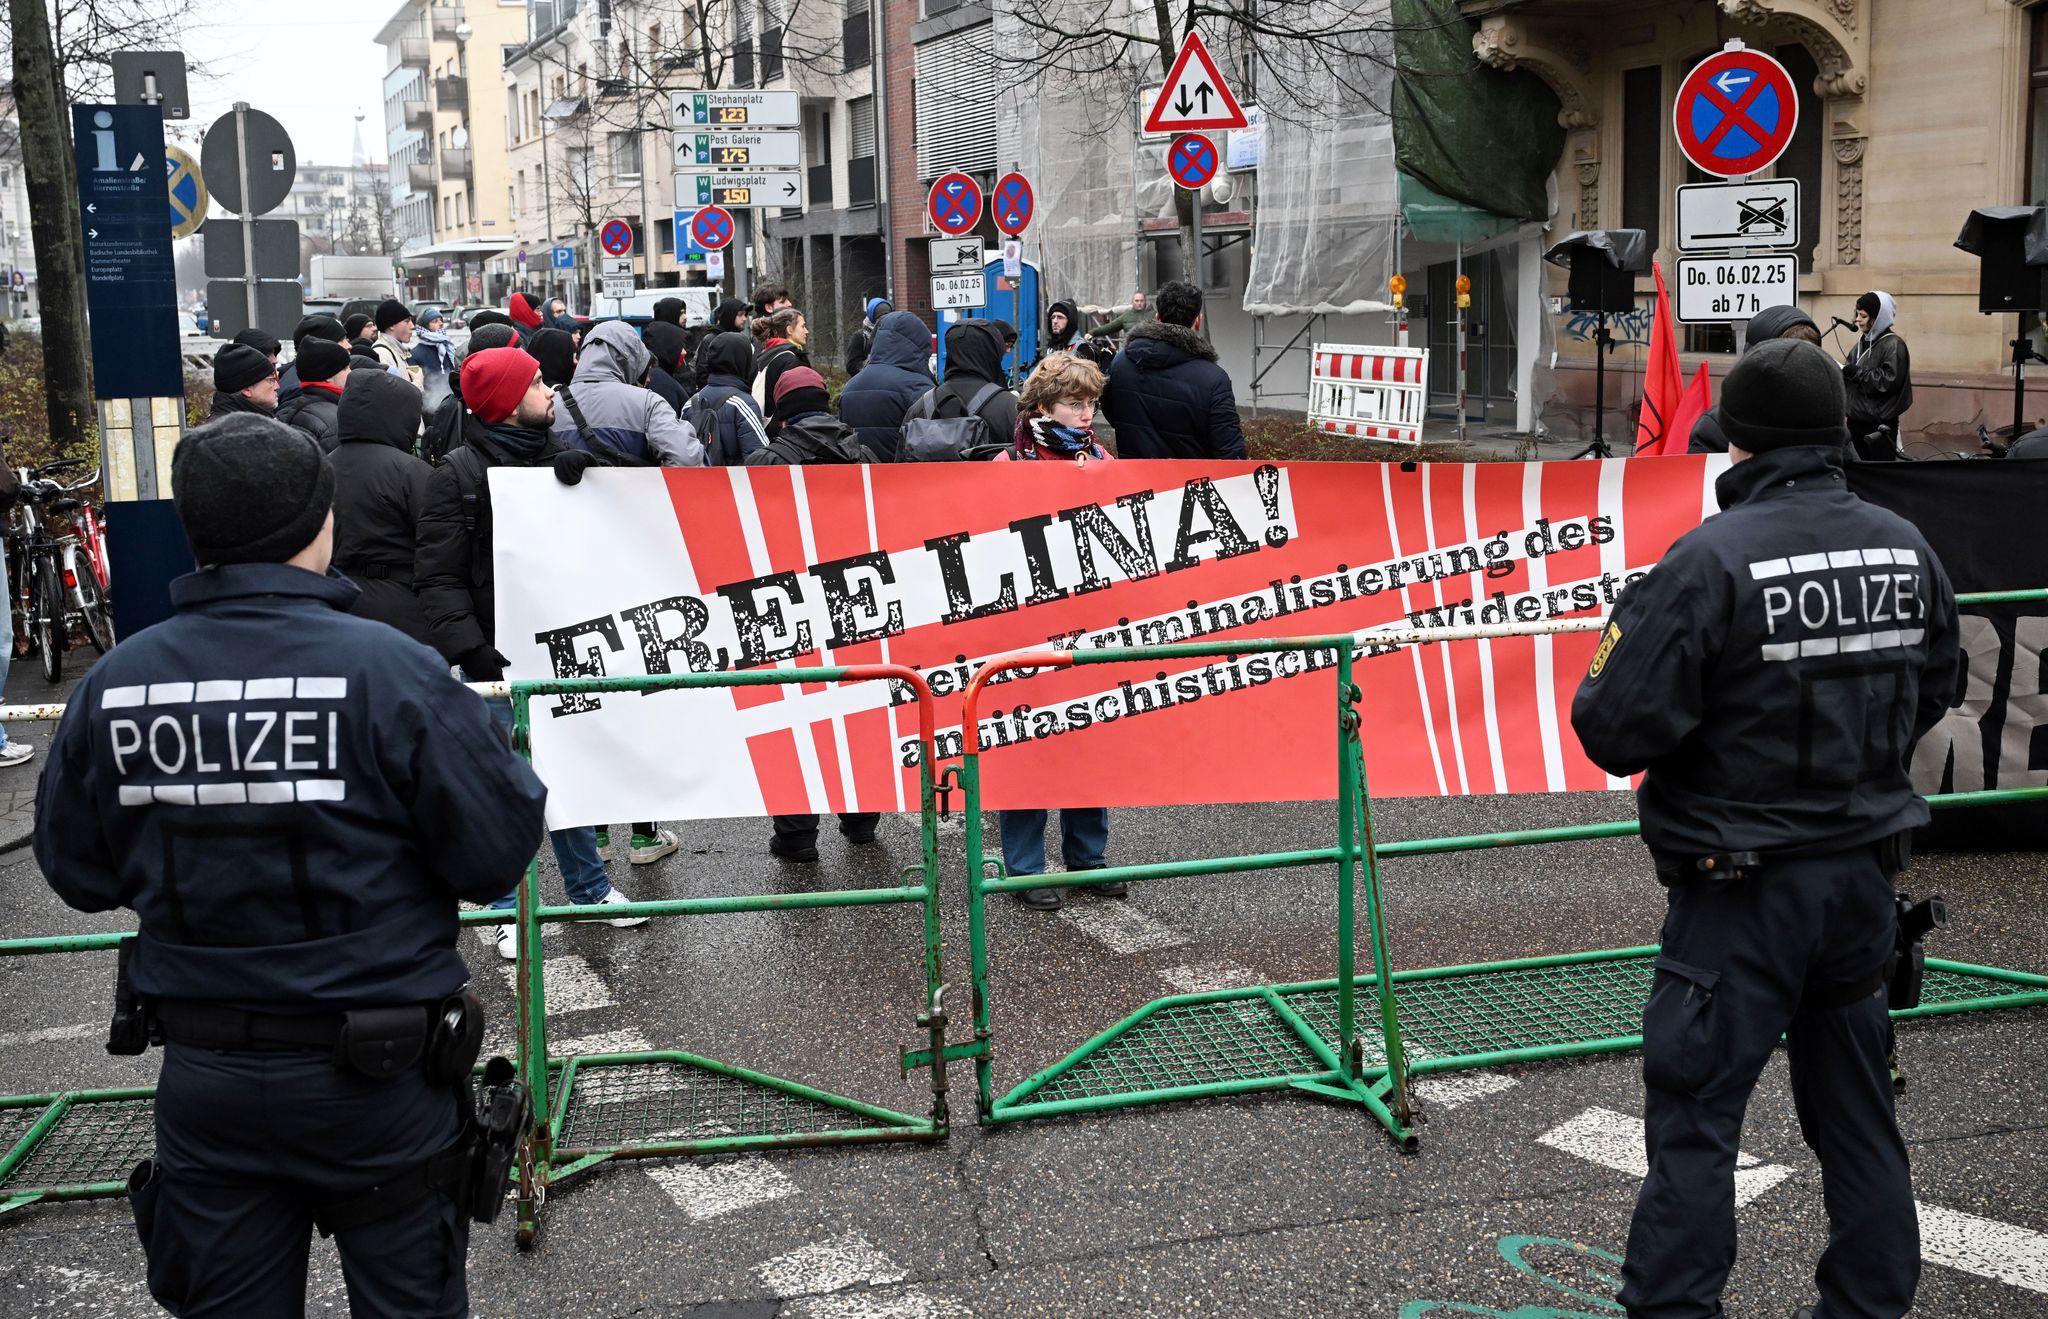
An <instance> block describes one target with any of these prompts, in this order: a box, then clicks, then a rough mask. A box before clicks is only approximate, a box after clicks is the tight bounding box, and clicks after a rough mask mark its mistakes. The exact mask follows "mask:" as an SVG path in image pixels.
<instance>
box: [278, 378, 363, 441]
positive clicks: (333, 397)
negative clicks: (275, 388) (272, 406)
mask: <svg viewBox="0 0 2048 1319" xmlns="http://www.w3.org/2000/svg"><path fill="white" fill-rule="evenodd" d="M351 378H353V373H351ZM340 407H341V391H340V390H338V389H336V388H335V387H334V384H333V382H332V381H328V380H315V381H313V382H312V383H311V384H307V385H301V386H299V392H298V393H297V394H295V395H293V396H292V398H291V401H290V402H286V403H279V404H278V405H277V419H278V420H279V421H281V422H284V423H285V424H286V425H288V426H296V427H298V428H299V429H300V430H302V431H304V432H306V434H308V435H310V436H312V437H313V438H314V439H316V440H318V441H320V447H321V448H323V449H325V450H327V452H329V453H333V452H334V444H335V434H334V427H335V412H336V410H337V409H339V408H340Z"/></svg>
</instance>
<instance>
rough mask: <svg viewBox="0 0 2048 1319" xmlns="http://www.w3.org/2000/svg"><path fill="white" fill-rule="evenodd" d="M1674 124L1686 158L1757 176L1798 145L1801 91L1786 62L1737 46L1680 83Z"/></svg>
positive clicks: (1726, 172)
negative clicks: (1794, 140) (1794, 135)
mask: <svg viewBox="0 0 2048 1319" xmlns="http://www.w3.org/2000/svg"><path fill="white" fill-rule="evenodd" d="M1671 115H1672V127H1673V129H1674V130H1676V132H1677V134H1678V147H1679V150H1681V151H1683V152H1684V153H1685V158H1686V159H1687V160H1689V161H1691V162H1692V163H1693V164H1694V165H1696V166H1698V167H1699V168H1700V169H1703V170H1705V171H1706V172H1707V173H1709V174H1718V175H1721V176H1722V177H1724V178H1726V177H1731V176H1733V175H1737V174H1754V173H1756V172H1757V171H1758V170H1760V169H1763V168H1765V167H1767V166H1768V165H1770V163H1771V162H1772V161H1774V160H1776V159H1777V158H1778V157H1779V156H1780V155H1782V154H1783V153H1784V150H1785V148H1786V147H1788V146H1790V145H1791V144H1792V132H1793V130H1794V129H1796V128H1797V127H1798V126H1799V93H1798V92H1797V91H1796V90H1795V89H1794V88H1793V86H1792V75H1791V74H1789V73H1787V72H1786V71H1785V66H1784V65H1782V64H1780V63H1778V61H1776V60H1774V59H1772V58H1771V57H1770V56H1769V55H1766V54H1764V53H1763V52H1762V51H1760V50H1750V49H1749V48H1748V47H1746V46H1741V45H1737V46H1735V47H1733V48H1732V49H1729V50H1723V51H1720V52H1717V53H1716V54H1713V55H1709V56H1708V57H1707V58H1706V59H1703V60H1701V61H1700V62H1699V63H1698V64H1697V65H1695V66H1694V67H1693V71H1692V72H1691V73H1688V74H1687V75H1686V76H1685V81H1684V82H1682V83H1680V84H1679V87H1678V99H1677V100H1676V101H1674V102H1673V103H1672V108H1671Z"/></svg>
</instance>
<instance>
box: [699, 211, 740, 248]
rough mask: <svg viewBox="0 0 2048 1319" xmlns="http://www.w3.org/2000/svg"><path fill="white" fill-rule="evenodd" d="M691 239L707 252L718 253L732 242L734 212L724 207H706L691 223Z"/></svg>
mask: <svg viewBox="0 0 2048 1319" xmlns="http://www.w3.org/2000/svg"><path fill="white" fill-rule="evenodd" d="M690 237H692V238H694V239H696V240H697V246H699V247H701V248H703V249H704V250H705V251H707V252H716V251H718V250H719V249H720V248H722V247H724V246H726V245H727V244H728V243H730V242H732V212H731V211H728V210H726V209H725V208H724V207H723V206H704V207H700V208H699V209H698V211H697V216H696V218H695V219H693V220H691V221H690Z"/></svg>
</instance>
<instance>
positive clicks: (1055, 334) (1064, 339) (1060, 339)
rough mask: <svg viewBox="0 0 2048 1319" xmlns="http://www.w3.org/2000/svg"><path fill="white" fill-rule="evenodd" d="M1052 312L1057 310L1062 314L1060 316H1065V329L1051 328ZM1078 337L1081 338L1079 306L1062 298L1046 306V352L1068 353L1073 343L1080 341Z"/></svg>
mask: <svg viewBox="0 0 2048 1319" xmlns="http://www.w3.org/2000/svg"><path fill="white" fill-rule="evenodd" d="M1054 312H1058V313H1059V314H1060V315H1062V316H1064V317H1066V318H1067V325H1066V328H1065V329H1063V330H1055V329H1053V328H1052V317H1053V313H1054ZM1080 339H1081V309H1080V308H1079V307H1077V306H1075V305H1074V304H1073V303H1071V302H1068V301H1066V300H1064V299H1062V300H1061V301H1059V302H1055V303H1054V304H1052V306H1050V307H1048V308H1046V311H1045V351H1046V352H1048V353H1070V352H1072V351H1073V350H1074V345H1075V344H1076V343H1077V342H1079V341H1080Z"/></svg>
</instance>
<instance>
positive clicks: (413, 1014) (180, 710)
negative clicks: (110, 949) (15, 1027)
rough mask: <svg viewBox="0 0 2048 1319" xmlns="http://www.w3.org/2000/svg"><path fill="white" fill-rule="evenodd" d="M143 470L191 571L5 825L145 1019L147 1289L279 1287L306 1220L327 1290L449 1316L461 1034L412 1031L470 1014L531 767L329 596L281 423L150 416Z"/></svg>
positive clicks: (523, 823)
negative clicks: (165, 483) (150, 1148)
mask: <svg viewBox="0 0 2048 1319" xmlns="http://www.w3.org/2000/svg"><path fill="white" fill-rule="evenodd" d="M172 485H173V489H174V490H175V492H176V494H175V500H176V506H177V513H178V518H179V521H180V522H181V523H182V524H183V526H184V530H185V534H186V537H187V539H188V540H189V541H190V542H191V545H192V551H193V558H194V561H195V562H197V564H198V565H199V568H198V571H196V572H193V573H191V574H188V575H187V576H184V577H181V578H179V579H178V580H177V581H176V582H174V583H172V585H171V599H172V603H173V604H174V605H175V607H176V610H177V612H176V614H175V615H174V616H173V617H172V618H170V619H169V620H168V621H166V622H163V623H160V624H158V625H157V626H155V627H151V628H147V629H145V630H143V631H141V632H138V633H136V634H135V635H133V636H130V637H124V638H123V639H122V642H121V644H120V645H119V646H117V647H115V648H114V649H113V650H112V651H110V652H108V654H107V656H106V658H105V659H103V660H101V661H100V662H99V663H98V664H97V665H96V666H95V667H94V668H93V670H92V672H91V673H89V674H87V675H86V677H85V680H84V681H83V682H81V683H80V684H79V686H78V689H77V691H76V692H75V693H74V694H73V696H72V699H71V701H70V703H69V706H68V707H67V709H66V712H65V715H64V718H63V721H62V722H61V723H60V724H59V725H58V727H57V733H56V736H55V739H54V740H53V742H52V744H51V747H50V756H49V761H48V764H47V766H46V768H45V770H44V773H43V778H42V783H41V786H40V789H39V791H38V793H37V796H36V832H35V855H36V861H37V863H38V864H39V865H40V866H41V867H42V871H43V874H44V876H45V877H46V878H47V879H48V880H49V883H50V887H51V888H52V889H54V890H56V893H57V895H58V896H59V897H60V898H62V899H63V900H64V901H65V902H66V903H68V904H69V905H71V906H72V907H75V908H77V909H79V910H81V911H92V912H99V911H111V910H113V909H114V908H117V907H126V908H128V909H130V910H132V911H134V913H135V915H136V917H137V920H138V922H139V924H140V927H141V928H140V932H139V933H138V934H137V935H136V937H135V938H134V940H133V942H132V943H131V944H130V945H129V946H128V949H127V951H125V952H124V954H123V967H124V971H125V974H126V978H127V980H128V983H129V988H130V989H132V991H133V993H134V994H135V995H137V996H138V997H139V998H140V1000H141V1003H142V1005H143V1007H144V1009H145V1011H146V1013H147V1017H148V1020H149V1022H150V1026H149V1030H150V1031H151V1035H150V1038H156V1039H160V1040H161V1042H162V1044H163V1046H164V1060H163V1068H162V1074H161V1077H160V1079H159V1081H158V1088H157V1094H156V1103H155V1116H156V1151H155V1156H154V1159H153V1161H146V1162H144V1163H143V1164H142V1165H141V1166H139V1167H138V1168H137V1169H136V1172H135V1175H134V1176H132V1177H131V1178H130V1183H129V1184H130V1191H131V1196H130V1200H131V1205H132V1208H133V1210H134V1212H135V1217H136V1225H137V1228H138V1230H139V1232H140V1235H141V1239H142V1247H143V1253H144V1255H145V1256H146V1258H147V1274H148V1281H149V1289H150V1293H151V1294H152V1295H153V1296H154V1297H155V1298H156V1299H157V1301H158V1302H160V1303H161V1304H162V1305H163V1306H164V1307H165V1308H166V1309H168V1310H169V1311H170V1312H171V1313H173V1314H202V1313H204V1314H219V1313H234V1314H251V1315H255V1314H264V1315H273V1314H299V1313H302V1312H303V1310H304V1307H305V1289H306V1264H307V1249H308V1241H309V1236H310V1232H311V1229H312V1228H313V1227H314V1226H315V1225H316V1224H317V1225H319V1226H320V1227H321V1228H322V1230H323V1231H326V1230H330V1229H331V1230H332V1232H333V1235H334V1237H335V1241H336V1244H337V1245H338V1246H339V1248H340V1254H341V1268H342V1273H343V1276H344V1278H345V1279H346V1281H347V1284H348V1292H349V1300H350V1308H351V1310H352V1312H353V1313H354V1314H356V1315H358V1316H362V1315H431V1316H458V1315H466V1314H468V1313H469V1298H468V1287H467V1282H466V1279H465V1276H464V1271H465V1263H466V1253H467V1248H468V1239H469V1215H468V1212H467V1210H466V1208H465V1206H464V1202H463V1199H462V1195H463V1193H462V1191H461V1189H460V1186H459V1184H457V1185H453V1186H451V1185H450V1181H449V1177H448V1175H447V1174H448V1169H449V1166H450V1163H449V1160H450V1158H451V1156H453V1155H455V1154H456V1153H457V1152H458V1151H459V1150H461V1149H462V1148H463V1146H464V1144H466V1138H464V1137H462V1135H461V1133H462V1131H463V1121H462V1116H461V1115H462V1113H464V1112H465V1111H466V1108H465V1107H464V1106H465V1105H466V1103H467V1092H468V1086H469V1080H470V1077H469V1062H470V1061H471V1060H473V1058H474V1054H475V1049H474V1048H471V1049H470V1050H469V1058H466V1059H465V1058H461V1057H455V1058H453V1059H452V1060H451V1058H450V1056H449V1053H448V1051H446V1050H443V1049H441V1048H438V1047H435V1046H432V1045H429V1044H428V1041H429V1040H430V1039H432V1038H433V1036H434V1029H435V1027H436V1024H437V1023H439V1022H442V1021H443V1020H444V1019H446V1018H447V1017H448V1015H449V1014H451V1013H452V1014H455V1015H454V1020H455V1021H457V1022H467V1023H469V1024H470V1025H471V1026H472V1027H473V1029H474V1030H476V1031H477V1032H479V1034H478V1036H477V1038H478V1039H479V1040H480V1038H481V1036H480V1032H481V1028H482V1022H481V1019H480V1016H479V1017H472V1016H470V1015H469V1014H473V1013H478V1012H480V1009H479V1008H478V1006H477V1005H476V1003H475V1000H474V998H473V997H471V996H466V995H465V994H464V985H465V983H466V982H467V981H468V980H469V971H468V968H467V967H465V966H464V965H463V961H462V958H461V957H460V956H459V955H458V954H457V952H456V931H457V924H456V911H457V902H458V900H462V899H467V900H469V901H472V902H483V901H488V900H489V899H491V898H493V897H495V896H497V895H498V894H499V893H502V892H504V890H505V889H506V888H507V887H509V886H511V885H513V884H516V883H517V882H518V880H519V878H520V876H521V874H522V873H523V872H524V870H525V868H526V865H527V862H528V860H529V859H530V858H531V857H532V855H533V852H534V846H535V844H536V843H537V842H538V841H539V838H540V835H541V831H542V828H543V808H544V806H545V804H546V800H547V790H546V789H545V788H544V787H543V786H542V785H541V783H540V781H539V780H538V779H537V778H535V777H534V774H533V771H532V770H531V769H530V768H529V767H528V766H527V764H526V763H525V761H523V760H522V759H520V758H519V757H518V756H517V755H515V754H513V752H512V751H511V749H510V747H509V746H508V745H507V743H506V740H505V738H504V737H503V736H501V735H500V734H499V733H498V731H497V729H496V728H495V727H494V726H493V724H492V721H491V716H490V713H489V712H488V711H487V710H486V709H485V707H484V702H483V701H482V700H481V699H479V698H478V697H477V696H475V695H473V694H471V693H470V692H468V691H466V690H464V688H463V687H462V686H461V684H459V683H457V682H455V681H454V680H453V679H451V678H450V677H449V675H448V666H447V664H446V662H445V661H443V660H442V659H441V658H440V657H439V656H438V655H436V654H435V653H434V652H433V651H432V650H429V649H428V648H427V647H425V646H423V645H420V644H419V643H418V642H416V641H412V640H409V639H408V638H407V637H406V636H405V635H404V634H402V633H400V632H399V631H397V630H396V629H394V628H391V627H388V626H386V625H385V624H383V623H379V622H376V621H374V620H371V619H367V618H358V617H355V616H353V615H351V614H350V613H349V612H348V611H349V606H350V604H351V603H352V602H353V601H354V599H355V596H356V588H355V587H354V585H352V584H351V583H350V582H349V581H348V580H347V579H346V578H343V577H340V576H338V575H336V574H334V573H333V572H331V571H330V570H329V560H330V557H331V555H332V553H333V546H334V517H333V512H332V508H331V505H332V501H333V497H334V475H333V471H332V468H331V467H330V466H329V464H328V462H327V461H326V459H325V458H324V457H323V455H322V454H321V452H320V446H319V445H318V444H317V443H315V442H314V440H313V439H312V438H311V437H309V436H307V435H304V434H302V433H301V432H299V431H296V430H293V429H292V428H291V427H289V426H286V425H283V424H281V423H278V422H275V421H272V420H270V419H268V418H264V417H256V416H250V415H239V416H233V417H227V418H223V419H221V420H219V421H216V422H213V423H211V424H209V425H206V426H203V427H201V428H199V429H197V430H195V431H193V432H192V433H191V434H189V435H187V436H186V437H185V438H184V439H183V440H182V441H180V442H179V444H178V448H177V451H176V453H175V455H174V457H173V459H172ZM109 1047H112V1041H110V1045H109ZM141 1047H142V1039H141V1037H139V1036H138V1037H137V1038H136V1039H135V1040H134V1042H133V1048H134V1049H140V1048H141ZM124 1051H131V1050H124Z"/></svg>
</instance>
